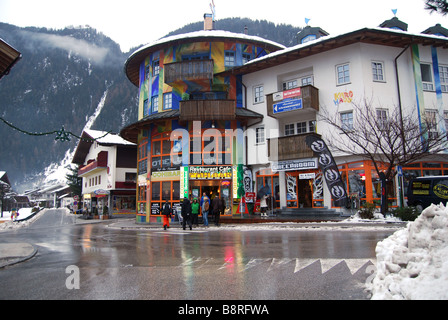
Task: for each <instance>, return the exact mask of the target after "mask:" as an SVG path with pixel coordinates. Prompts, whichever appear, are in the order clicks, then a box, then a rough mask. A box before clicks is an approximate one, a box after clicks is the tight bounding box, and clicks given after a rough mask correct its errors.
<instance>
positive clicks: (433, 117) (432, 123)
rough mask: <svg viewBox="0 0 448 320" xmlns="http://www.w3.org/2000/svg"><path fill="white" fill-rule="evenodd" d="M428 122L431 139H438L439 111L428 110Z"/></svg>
mask: <svg viewBox="0 0 448 320" xmlns="http://www.w3.org/2000/svg"><path fill="white" fill-rule="evenodd" d="M425 113H426V123H427V125H428V137H429V139H437V137H438V132H437V111H435V110H426V111H425Z"/></svg>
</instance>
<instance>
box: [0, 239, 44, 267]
mask: <svg viewBox="0 0 448 320" xmlns="http://www.w3.org/2000/svg"><path fill="white" fill-rule="evenodd" d="M36 253H37V249H36V248H35V247H34V246H33V245H31V244H29V243H0V268H4V267H6V266H10V265H13V264H16V263H19V262H22V261H25V260H28V259H31V258H32V257H34V255H35V254H36Z"/></svg>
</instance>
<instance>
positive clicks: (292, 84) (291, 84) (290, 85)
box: [282, 79, 299, 91]
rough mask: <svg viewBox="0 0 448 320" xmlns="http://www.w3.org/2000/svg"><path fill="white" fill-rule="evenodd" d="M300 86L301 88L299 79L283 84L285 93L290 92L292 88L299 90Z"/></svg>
mask: <svg viewBox="0 0 448 320" xmlns="http://www.w3.org/2000/svg"><path fill="white" fill-rule="evenodd" d="M298 86H299V83H298V81H297V79H293V80H288V81H285V82H283V84H282V87H283V91H285V90H289V89H292V88H297V87H298Z"/></svg>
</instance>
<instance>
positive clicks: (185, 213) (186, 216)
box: [181, 198, 192, 230]
mask: <svg viewBox="0 0 448 320" xmlns="http://www.w3.org/2000/svg"><path fill="white" fill-rule="evenodd" d="M181 212H182V228H183V229H184V230H185V226H186V224H187V222H188V225H189V226H190V230H192V222H191V218H192V217H191V202H190V200H189V199H188V198H185V199H184V201H183V202H182V209H181Z"/></svg>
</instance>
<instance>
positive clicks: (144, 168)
mask: <svg viewBox="0 0 448 320" xmlns="http://www.w3.org/2000/svg"><path fill="white" fill-rule="evenodd" d="M137 160H138V174H145V173H147V172H148V139H144V140H142V141H141V142H140V144H139V146H138V153H137Z"/></svg>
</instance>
